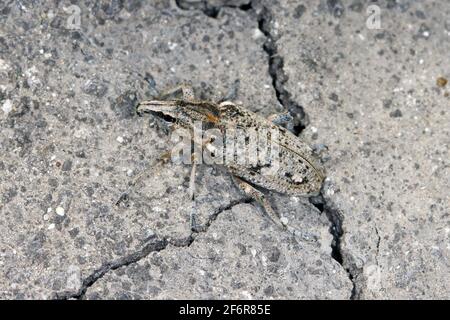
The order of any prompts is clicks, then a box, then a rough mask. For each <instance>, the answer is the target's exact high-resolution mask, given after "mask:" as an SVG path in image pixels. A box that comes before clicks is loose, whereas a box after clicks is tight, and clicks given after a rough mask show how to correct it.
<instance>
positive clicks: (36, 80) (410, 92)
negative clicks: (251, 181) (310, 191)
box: [0, 0, 450, 299]
mask: <svg viewBox="0 0 450 320" xmlns="http://www.w3.org/2000/svg"><path fill="white" fill-rule="evenodd" d="M74 3H75V6H72V7H70V3H69V2H68V1H67V2H64V1H62V2H55V3H51V2H48V1H45V2H43V1H42V2H40V1H20V2H16V1H8V2H7V3H5V4H1V5H0V108H1V110H0V127H1V131H0V148H1V151H2V152H1V154H0V172H1V175H0V210H1V215H0V221H1V223H0V240H1V241H0V266H1V268H0V297H1V298H6V299H23V298H26V299H37V298H43V299H55V298H60V299H61V298H62V299H64V298H69V299H70V298H77V299H111V298H113V299H148V298H162V299H173V298H195V299H204V298H213V299H214V298H216V299H217V298H262V299H272V298H275V299H280V298H291V299H319V298H323V299H374V298H390V299H399V298H407V299H423V298H425V299H431V298H448V293H449V290H450V281H449V279H448V274H449V271H450V266H449V252H450V243H449V240H450V239H449V237H450V218H449V203H450V201H449V200H450V199H449V195H448V190H447V189H448V186H449V185H450V172H449V171H450V169H449V168H450V165H449V151H448V150H449V143H450V134H449V123H450V116H449V105H450V104H449V101H450V97H449V85H448V84H445V80H444V79H449V78H450V71H449V66H450V55H449V54H448V52H450V50H449V49H450V48H449V47H450V41H449V40H450V21H449V20H448V17H449V16H450V4H449V3H446V2H445V1H427V2H426V3H423V2H422V1H381V2H377V3H375V4H376V5H377V6H378V7H379V8H380V10H381V16H380V17H381V20H380V29H371V28H369V27H368V25H367V23H366V20H367V18H368V16H369V14H368V13H367V12H366V9H367V7H368V6H369V5H373V4H374V3H372V2H369V1H358V0H355V1H348V2H344V1H339V0H334V1H331V0H328V1H308V2H307V1H303V2H300V1H287V0H285V1H252V2H250V1H239V0H237V1H219V0H214V1H177V2H175V1H152V2H151V4H146V3H142V2H140V1H123V2H122V1H98V2H95V4H93V3H92V2H86V3H82V2H76V1H75V2H74ZM64 8H66V9H64ZM78 12H79V13H80V19H79V24H78V20H77V19H78V17H77V13H78ZM182 81H188V82H190V83H192V84H193V85H194V88H195V89H196V91H197V93H198V94H199V95H201V96H203V97H205V98H206V97H212V96H215V95H218V96H223V95H226V94H227V93H229V92H230V90H232V89H233V88H237V89H238V90H237V99H236V100H237V101H238V102H242V103H243V104H244V105H245V106H248V108H249V109H251V110H253V111H255V112H258V113H261V114H263V115H269V114H273V113H276V112H282V111H284V110H289V111H290V112H291V114H292V115H293V116H294V118H295V119H294V120H295V128H294V129H295V131H296V132H297V133H298V134H299V135H300V136H301V137H302V138H303V139H304V140H306V141H307V142H308V143H310V144H312V145H315V146H316V147H317V149H318V150H319V151H320V153H321V158H322V161H323V162H324V166H325V167H326V169H327V172H328V178H327V181H326V183H325V185H324V188H323V192H322V195H321V196H319V197H316V198H313V199H309V200H308V199H301V198H296V197H288V196H283V195H276V194H272V195H271V200H272V202H273V204H274V207H275V208H276V210H277V211H278V212H279V213H280V214H282V215H285V216H287V217H288V219H289V221H290V222H291V223H292V224H293V225H294V226H296V227H297V228H299V229H300V230H302V232H303V234H302V235H301V236H298V237H294V236H292V235H290V234H287V233H286V232H283V231H280V230H278V229H277V228H276V227H275V226H274V225H273V224H272V223H271V222H270V221H269V220H268V219H267V218H266V217H265V216H264V214H263V213H262V211H261V210H260V208H258V206H256V205H255V203H254V202H252V201H251V200H250V199H248V198H246V197H245V196H244V195H243V194H241V193H240V192H239V191H238V190H237V189H236V188H235V186H234V185H233V184H232V182H231V179H230V177H229V175H228V174H227V173H226V171H224V170H222V169H220V168H215V167H210V166H201V167H199V169H198V173H197V177H196V179H197V200H196V203H195V206H196V209H197V212H198V215H199V221H200V223H202V224H203V225H204V228H203V230H202V231H201V232H200V233H191V232H190V230H189V212H190V209H191V202H190V200H189V199H188V196H187V188H188V180H189V171H190V168H189V167H188V166H181V165H176V164H171V163H169V164H167V165H165V166H163V167H158V168H153V169H154V170H151V171H150V172H149V173H148V174H147V176H146V177H145V178H144V179H143V180H142V181H141V182H140V183H139V184H138V185H137V186H136V187H135V188H134V189H133V192H131V193H130V195H129V199H128V200H127V201H125V202H124V203H122V204H121V205H120V206H118V207H117V206H115V205H114V203H115V201H116V200H117V199H118V198H119V197H120V195H121V194H122V192H123V191H124V190H126V189H127V183H128V181H131V180H132V178H133V177H134V176H136V175H137V174H139V173H140V172H142V171H143V170H144V169H145V168H146V167H148V166H149V165H151V163H152V159H155V158H156V157H157V156H158V155H160V154H161V153H162V152H163V151H164V150H165V149H166V148H167V146H168V145H170V137H169V136H168V135H167V132H166V130H165V129H164V127H163V126H161V125H160V122H158V121H157V120H156V119H154V118H152V117H150V116H147V117H137V116H136V115H135V114H134V107H135V105H136V103H137V101H140V100H142V99H145V98H149V97H151V96H152V95H155V94H156V93H157V91H158V90H162V89H165V88H168V87H170V86H173V85H174V84H177V83H180V82H182Z"/></svg>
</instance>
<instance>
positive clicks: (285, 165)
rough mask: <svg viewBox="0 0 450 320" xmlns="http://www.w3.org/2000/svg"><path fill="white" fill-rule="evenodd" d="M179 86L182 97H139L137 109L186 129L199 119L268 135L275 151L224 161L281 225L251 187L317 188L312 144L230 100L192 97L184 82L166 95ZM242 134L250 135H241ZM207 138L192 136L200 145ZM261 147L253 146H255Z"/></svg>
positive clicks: (308, 191) (320, 174)
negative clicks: (215, 101) (151, 98)
mask: <svg viewBox="0 0 450 320" xmlns="http://www.w3.org/2000/svg"><path fill="white" fill-rule="evenodd" d="M179 90H181V92H182V93H183V97H182V98H181V99H173V98H172V99H165V98H164V97H161V98H160V99H159V100H149V101H143V102H141V103H140V104H139V106H138V108H137V112H138V113H143V112H150V113H153V114H156V115H157V116H159V117H161V118H163V119H165V120H167V121H170V122H173V123H174V124H175V126H179V127H183V128H186V129H188V130H193V128H194V125H195V123H196V122H197V123H198V122H201V123H203V124H204V126H205V127H206V128H215V129H219V130H220V131H221V132H223V133H225V131H227V130H229V129H230V130H236V131H239V130H241V132H244V136H246V133H245V132H249V131H251V130H253V132H258V133H261V132H263V133H264V135H266V134H267V135H268V137H270V138H271V140H270V142H271V143H272V145H271V149H270V150H271V151H272V150H276V152H271V153H270V154H267V153H266V154H265V157H264V159H258V161H248V162H245V161H244V162H243V161H238V159H237V156H236V155H233V157H231V158H230V159H228V160H229V161H226V162H225V163H224V166H225V167H226V168H227V169H228V170H229V171H230V173H231V174H232V176H233V178H234V181H235V182H236V184H237V185H238V186H239V187H240V188H241V189H242V190H243V191H244V192H245V193H247V194H249V195H251V196H252V197H254V198H255V199H257V200H258V201H259V202H261V203H262V204H263V206H264V208H265V209H266V211H267V213H269V214H270V216H271V217H272V219H273V220H274V221H275V222H276V223H277V224H280V221H279V218H278V217H277V215H276V214H275V212H274V211H273V210H272V208H271V206H270V204H269V202H268V200H267V199H266V197H265V195H264V193H263V192H261V191H260V190H258V189H256V187H262V188H264V189H267V190H272V191H275V192H279V193H284V194H289V195H296V196H311V195H316V194H317V193H318V192H319V191H320V188H321V185H322V182H323V180H324V176H325V173H324V170H323V169H322V167H321V166H320V165H319V163H318V161H317V159H316V158H315V156H314V154H313V151H312V149H311V148H310V147H309V146H308V145H307V144H305V143H304V142H303V141H301V140H300V139H299V138H298V137H296V136H295V135H293V134H292V133H290V132H289V131H288V130H286V129H285V128H283V127H281V126H278V125H276V124H275V123H274V122H276V121H270V120H268V119H265V118H263V117H261V116H259V115H257V114H255V113H253V112H251V111H249V110H247V109H245V108H243V107H241V106H238V105H235V104H234V103H232V102H229V101H225V102H222V103H214V102H210V101H197V100H195V99H194V95H193V91H192V89H191V88H190V87H186V86H180V87H177V88H175V89H173V90H172V91H171V92H169V93H168V94H166V96H167V95H170V94H171V93H174V92H176V91H179ZM275 120H277V119H275ZM275 136H276V139H275ZM245 139H247V140H248V139H249V138H248V137H245ZM245 139H244V140H243V141H244V144H245ZM241 141H242V139H241ZM257 141H259V140H257ZM210 142H211V141H204V140H203V141H200V142H199V141H194V143H201V144H204V145H207V144H208V143H210ZM247 142H248V141H247ZM261 147H262V146H261V145H257V146H256V149H255V150H259V149H261ZM275 157H276V161H277V163H276V165H277V166H276V170H269V169H273V165H274V163H275V159H274V158H275ZM264 160H265V161H264ZM194 170H195V163H194V165H193V171H194ZM193 177H194V174H191V180H192V179H193ZM192 185H193V183H192ZM281 225H283V223H281ZM285 227H286V226H285Z"/></svg>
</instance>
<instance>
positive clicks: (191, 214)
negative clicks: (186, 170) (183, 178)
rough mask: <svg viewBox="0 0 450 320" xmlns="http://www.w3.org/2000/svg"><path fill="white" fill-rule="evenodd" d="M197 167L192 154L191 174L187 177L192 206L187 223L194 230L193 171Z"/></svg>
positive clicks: (195, 211)
mask: <svg viewBox="0 0 450 320" xmlns="http://www.w3.org/2000/svg"><path fill="white" fill-rule="evenodd" d="M196 168H197V159H196V156H195V154H192V169H191V176H190V179H189V199H190V200H191V201H192V207H191V212H190V215H189V224H190V227H191V230H192V231H194V232H196V231H197V230H198V224H197V210H196V209H197V208H196V204H195V172H196Z"/></svg>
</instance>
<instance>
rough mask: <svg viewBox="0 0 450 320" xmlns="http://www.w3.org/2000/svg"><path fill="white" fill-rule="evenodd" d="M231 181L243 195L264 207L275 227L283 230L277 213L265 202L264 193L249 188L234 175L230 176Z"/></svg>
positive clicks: (248, 185)
mask: <svg viewBox="0 0 450 320" xmlns="http://www.w3.org/2000/svg"><path fill="white" fill-rule="evenodd" d="M232 179H233V181H234V183H235V184H236V185H237V186H238V187H239V189H241V190H242V191H243V192H244V193H245V194H247V195H249V196H250V197H252V198H253V199H255V200H257V201H258V202H259V203H260V204H261V205H262V206H263V207H264V210H265V211H266V213H267V215H268V216H269V218H270V219H271V220H272V221H273V222H274V223H275V224H276V225H277V226H279V227H281V228H283V229H284V228H285V225H284V224H283V223H282V221H281V220H280V218H279V216H278V215H277V213H276V212H275V211H274V210H273V208H272V206H271V205H270V202H269V200H267V198H266V196H265V195H264V193H262V192H261V191H259V190H257V189H255V188H254V187H253V186H251V185H250V184H248V183H247V182H245V181H243V180H242V179H240V178H238V177H236V176H234V175H232Z"/></svg>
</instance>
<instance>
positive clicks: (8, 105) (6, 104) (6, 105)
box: [2, 99, 13, 114]
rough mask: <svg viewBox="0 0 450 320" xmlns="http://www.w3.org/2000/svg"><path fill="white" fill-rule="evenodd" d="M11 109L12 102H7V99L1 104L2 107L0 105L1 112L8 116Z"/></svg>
mask: <svg viewBox="0 0 450 320" xmlns="http://www.w3.org/2000/svg"><path fill="white" fill-rule="evenodd" d="M12 108H13V104H12V101H11V100H9V99H6V100H5V102H3V105H2V110H3V112H4V113H5V114H8V113H10V112H11V110H12Z"/></svg>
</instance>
